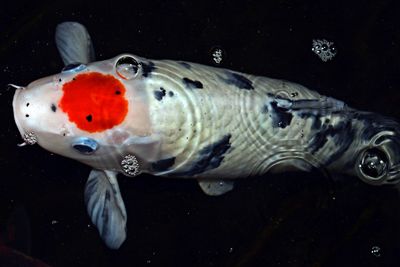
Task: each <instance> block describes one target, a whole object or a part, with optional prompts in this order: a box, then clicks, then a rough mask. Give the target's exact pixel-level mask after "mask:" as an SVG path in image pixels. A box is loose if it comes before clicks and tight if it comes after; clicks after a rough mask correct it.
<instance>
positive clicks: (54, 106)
mask: <svg viewBox="0 0 400 267" xmlns="http://www.w3.org/2000/svg"><path fill="white" fill-rule="evenodd" d="M51 111H53V112H56V111H57V107H56V105H54V104H51Z"/></svg>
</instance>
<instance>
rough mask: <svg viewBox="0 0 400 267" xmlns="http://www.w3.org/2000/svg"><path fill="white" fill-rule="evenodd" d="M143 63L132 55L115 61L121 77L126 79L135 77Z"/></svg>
mask: <svg viewBox="0 0 400 267" xmlns="http://www.w3.org/2000/svg"><path fill="white" fill-rule="evenodd" d="M140 67H141V64H140V63H139V62H137V61H136V59H134V58H133V57H131V56H123V57H121V58H119V59H118V61H117V63H115V70H116V72H117V74H118V76H119V77H121V78H122V79H125V80H131V79H133V78H135V77H136V76H137V74H138V72H139V69H140Z"/></svg>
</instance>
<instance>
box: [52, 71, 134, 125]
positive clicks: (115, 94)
mask: <svg viewBox="0 0 400 267" xmlns="http://www.w3.org/2000/svg"><path fill="white" fill-rule="evenodd" d="M63 92H64V94H63V96H62V98H61V100H60V103H59V106H60V108H61V109H62V111H64V112H65V113H67V115H68V118H69V120H70V121H71V122H74V123H75V124H76V125H77V126H78V128H79V129H82V130H85V131H88V132H101V131H104V130H107V129H110V128H112V127H114V126H116V125H118V124H120V123H121V122H123V120H124V119H125V117H126V114H127V113H128V101H127V100H126V99H125V87H124V85H123V84H122V83H121V82H120V81H119V80H117V79H116V78H114V77H113V76H111V75H104V74H101V73H98V72H90V73H83V74H79V75H77V76H75V78H74V79H73V80H72V81H70V82H67V83H65V84H64V85H63Z"/></svg>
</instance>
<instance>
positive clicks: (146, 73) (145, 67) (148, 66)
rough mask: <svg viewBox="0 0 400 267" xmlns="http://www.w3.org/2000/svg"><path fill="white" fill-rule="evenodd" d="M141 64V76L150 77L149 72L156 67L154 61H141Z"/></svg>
mask: <svg viewBox="0 0 400 267" xmlns="http://www.w3.org/2000/svg"><path fill="white" fill-rule="evenodd" d="M141 66H142V75H143V77H150V76H151V73H152V72H153V71H154V70H155V69H156V67H155V66H154V63H153V62H151V61H149V62H148V63H144V62H142V63H141Z"/></svg>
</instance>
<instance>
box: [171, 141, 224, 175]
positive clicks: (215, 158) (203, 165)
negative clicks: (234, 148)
mask: <svg viewBox="0 0 400 267" xmlns="http://www.w3.org/2000/svg"><path fill="white" fill-rule="evenodd" d="M231 137H232V135H231V134H227V135H225V136H224V137H222V139H221V140H219V141H217V142H215V143H214V144H211V145H208V146H206V147H204V148H203V149H202V150H200V152H199V155H198V160H197V161H196V162H194V163H193V164H192V166H191V167H190V168H189V169H188V170H187V171H183V172H180V173H176V175H178V176H193V175H196V174H200V173H203V172H205V171H208V170H212V169H216V168H218V167H219V166H220V165H221V162H222V161H223V160H224V155H225V153H226V152H227V151H228V149H229V148H231V143H230V139H231Z"/></svg>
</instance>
